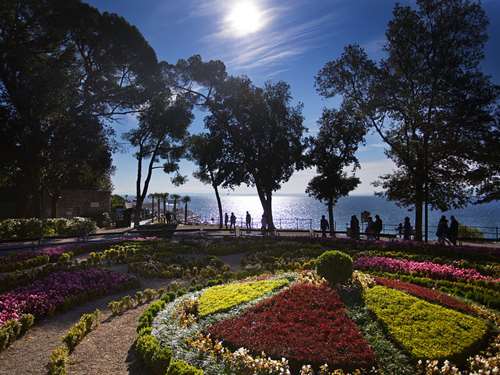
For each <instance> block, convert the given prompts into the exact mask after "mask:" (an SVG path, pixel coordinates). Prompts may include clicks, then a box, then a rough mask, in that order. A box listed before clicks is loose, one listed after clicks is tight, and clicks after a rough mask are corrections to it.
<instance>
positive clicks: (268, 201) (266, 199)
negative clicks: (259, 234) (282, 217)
mask: <svg viewBox="0 0 500 375" xmlns="http://www.w3.org/2000/svg"><path fill="white" fill-rule="evenodd" d="M257 194H258V195H259V199H260V204H261V205H262V210H263V211H264V216H265V217H266V220H267V227H268V229H270V230H274V229H275V226H274V222H273V209H272V192H264V191H263V190H261V189H260V188H259V187H258V186H257Z"/></svg>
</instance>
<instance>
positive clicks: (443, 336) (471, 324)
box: [365, 286, 488, 359]
mask: <svg viewBox="0 0 500 375" xmlns="http://www.w3.org/2000/svg"><path fill="white" fill-rule="evenodd" d="M365 299H366V305H367V306H368V308H369V309H370V310H371V311H373V312H374V313H375V315H377V317H378V318H379V319H380V320H381V321H382V322H383V323H384V324H385V326H386V327H387V329H388V331H389V334H390V335H391V336H392V337H393V338H394V340H395V341H397V342H398V343H399V344H401V345H402V346H403V347H404V348H406V349H407V350H408V352H410V353H411V354H412V355H413V356H414V357H415V358H418V359H445V358H448V359H451V358H455V359H456V358H459V357H461V358H463V356H464V355H467V354H469V353H468V352H469V351H470V350H471V349H472V348H473V347H474V346H475V345H476V344H478V343H479V342H480V341H481V340H482V338H483V337H484V335H485V334H486V332H487V330H488V326H487V324H486V323H485V321H483V320H481V319H478V318H475V317H472V316H469V315H466V314H463V313H461V312H458V311H454V310H450V309H448V308H445V307H442V306H439V305H435V304H432V303H429V302H427V301H424V300H421V299H419V298H416V297H413V296H410V295H409V294H406V293H404V292H401V291H398V290H394V289H390V288H386V287H383V286H375V287H373V288H369V289H367V290H366V291H365Z"/></svg>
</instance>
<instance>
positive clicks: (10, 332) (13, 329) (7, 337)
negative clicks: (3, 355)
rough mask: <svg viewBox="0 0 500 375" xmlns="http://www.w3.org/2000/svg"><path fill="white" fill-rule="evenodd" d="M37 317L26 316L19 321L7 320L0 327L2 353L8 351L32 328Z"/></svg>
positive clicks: (0, 348)
mask: <svg viewBox="0 0 500 375" xmlns="http://www.w3.org/2000/svg"><path fill="white" fill-rule="evenodd" d="M34 321H35V317H34V316H33V315H31V314H24V315H22V316H21V318H20V319H19V321H17V320H7V321H6V322H5V323H4V324H3V326H2V327H0V351H2V350H4V349H7V348H8V347H9V345H10V344H12V343H13V342H14V341H15V340H16V339H17V338H18V337H20V336H21V335H24V334H25V333H26V331H28V329H30V328H31V326H32V325H33V323H34Z"/></svg>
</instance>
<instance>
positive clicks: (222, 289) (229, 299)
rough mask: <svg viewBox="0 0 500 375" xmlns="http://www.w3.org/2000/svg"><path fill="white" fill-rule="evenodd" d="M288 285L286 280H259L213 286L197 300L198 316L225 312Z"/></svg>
mask: <svg viewBox="0 0 500 375" xmlns="http://www.w3.org/2000/svg"><path fill="white" fill-rule="evenodd" d="M288 283H289V281H288V280H286V279H277V280H260V281H249V282H243V283H232V284H227V285H220V286H213V287H211V288H208V289H207V290H206V291H205V292H204V293H203V294H202V295H201V296H200V299H199V315H200V316H206V315H210V314H213V313H215V312H220V311H226V310H229V309H230V308H232V307H234V306H237V305H239V304H241V303H244V302H248V301H251V300H254V299H256V298H258V297H261V296H263V295H265V294H267V293H269V292H272V291H273V290H275V289H278V288H281V287H283V286H285V285H287V284H288Z"/></svg>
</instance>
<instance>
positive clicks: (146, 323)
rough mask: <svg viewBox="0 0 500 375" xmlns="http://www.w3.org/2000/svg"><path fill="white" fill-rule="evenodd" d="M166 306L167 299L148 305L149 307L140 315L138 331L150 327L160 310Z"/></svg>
mask: <svg viewBox="0 0 500 375" xmlns="http://www.w3.org/2000/svg"><path fill="white" fill-rule="evenodd" d="M164 307H165V301H163V300H158V301H155V302H153V303H152V304H150V305H149V306H148V308H147V309H146V310H145V311H144V312H143V313H142V315H141V316H140V317H139V325H138V326H137V332H139V331H140V330H141V329H143V328H145V327H150V326H151V324H152V323H153V319H154V318H155V316H156V315H157V314H158V312H159V311H160V310H161V309H163V308H164Z"/></svg>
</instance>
